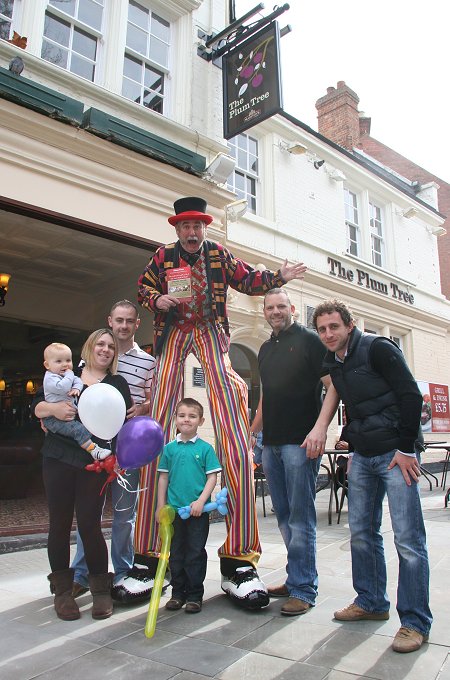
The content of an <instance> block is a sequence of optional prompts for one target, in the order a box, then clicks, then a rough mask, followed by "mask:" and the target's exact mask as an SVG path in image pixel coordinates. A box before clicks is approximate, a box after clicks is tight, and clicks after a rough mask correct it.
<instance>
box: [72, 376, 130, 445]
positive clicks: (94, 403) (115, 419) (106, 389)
mask: <svg viewBox="0 0 450 680" xmlns="http://www.w3.org/2000/svg"><path fill="white" fill-rule="evenodd" d="M126 412H127V409H126V405H125V400H124V398H123V397H122V395H121V394H120V392H119V390H116V388H115V387H113V386H112V385H106V384H104V383H99V384H98V385H91V386H90V387H87V388H86V389H85V390H84V392H83V393H82V395H81V397H80V399H79V401H78V415H79V416H80V420H81V422H82V423H83V425H84V426H85V428H86V429H88V430H89V432H90V433H91V434H93V435H94V436H95V437H99V438H100V439H107V440H109V439H112V438H113V437H115V436H116V434H117V433H118V431H119V430H120V428H121V427H122V425H123V423H124V420H125V415H126Z"/></svg>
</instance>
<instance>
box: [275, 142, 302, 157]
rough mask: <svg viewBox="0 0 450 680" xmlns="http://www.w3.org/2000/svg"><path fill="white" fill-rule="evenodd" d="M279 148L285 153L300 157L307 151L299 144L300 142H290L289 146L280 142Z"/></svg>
mask: <svg viewBox="0 0 450 680" xmlns="http://www.w3.org/2000/svg"><path fill="white" fill-rule="evenodd" d="M279 147H280V149H281V151H287V152H288V153H291V154H293V155H294V156H301V155H302V154H303V153H306V152H307V151H308V149H307V147H306V146H305V145H304V144H300V142H292V143H291V144H289V143H288V142H283V141H280V143H279Z"/></svg>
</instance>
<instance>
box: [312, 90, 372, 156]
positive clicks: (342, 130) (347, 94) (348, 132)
mask: <svg viewBox="0 0 450 680" xmlns="http://www.w3.org/2000/svg"><path fill="white" fill-rule="evenodd" d="M358 104H359V97H358V95H357V94H356V92H353V90H351V89H350V88H349V87H348V86H347V85H346V84H345V82H344V81H343V80H340V81H339V82H338V84H337V88H334V87H328V88H327V93H326V95H325V96H324V97H321V98H320V99H318V100H317V102H316V109H317V119H318V130H319V132H320V134H321V135H323V136H324V137H327V138H328V139H330V140H331V141H332V142H335V144H339V145H340V146H343V147H344V148H346V149H348V150H349V151H351V150H352V149H353V148H354V147H355V146H359V140H360V134H361V132H362V130H361V132H360V117H359V112H358ZM362 121H369V122H368V126H367V123H365V125H366V128H365V131H366V130H367V132H370V118H369V119H367V118H364V119H362ZM362 121H361V122H362Z"/></svg>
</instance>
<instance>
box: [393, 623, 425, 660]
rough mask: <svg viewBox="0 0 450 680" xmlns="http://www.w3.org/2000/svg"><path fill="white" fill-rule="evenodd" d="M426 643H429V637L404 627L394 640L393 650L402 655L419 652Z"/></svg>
mask: <svg viewBox="0 0 450 680" xmlns="http://www.w3.org/2000/svg"><path fill="white" fill-rule="evenodd" d="M424 642H428V635H422V633H418V632H417V630H412V628H405V627H404V626H402V627H401V628H400V630H399V631H398V633H397V634H396V636H395V638H394V642H393V643H392V649H393V650H394V652H400V653H401V654H407V653H408V652H417V650H418V649H420V648H421V647H422V645H423V643H424Z"/></svg>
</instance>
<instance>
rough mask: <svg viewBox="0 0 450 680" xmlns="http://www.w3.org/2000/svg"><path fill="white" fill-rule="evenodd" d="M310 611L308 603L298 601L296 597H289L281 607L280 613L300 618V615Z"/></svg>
mask: <svg viewBox="0 0 450 680" xmlns="http://www.w3.org/2000/svg"><path fill="white" fill-rule="evenodd" d="M310 609H311V605H310V604H308V602H303V600H299V599H298V598H297V597H290V598H289V599H288V600H287V601H286V602H285V603H284V605H283V606H282V607H281V613H282V614H284V616H300V615H301V614H306V612H307V611H309V610H310Z"/></svg>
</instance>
